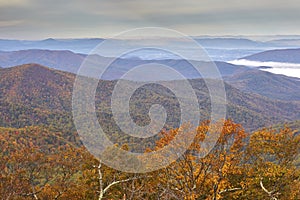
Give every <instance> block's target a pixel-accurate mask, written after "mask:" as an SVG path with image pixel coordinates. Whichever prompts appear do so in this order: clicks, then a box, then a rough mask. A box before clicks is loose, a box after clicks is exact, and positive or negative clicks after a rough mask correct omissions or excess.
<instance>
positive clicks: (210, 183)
mask: <svg viewBox="0 0 300 200" xmlns="http://www.w3.org/2000/svg"><path fill="white" fill-rule="evenodd" d="M181 128H184V127H181ZM179 130H180V128H179V129H173V130H169V131H164V132H162V133H161V137H160V138H159V139H158V140H157V141H156V143H155V144H156V145H155V147H154V148H151V149H147V151H155V150H158V149H160V148H163V147H164V146H165V145H170V142H171V141H172V139H174V137H175V136H176V135H177V134H178V133H179ZM208 130H209V122H203V123H202V124H201V125H200V126H199V127H197V129H196V130H195V131H196V136H195V138H194V140H193V142H192V144H191V145H190V146H189V148H188V149H187V151H186V152H185V153H184V154H183V155H182V156H180V157H179V158H178V159H177V160H176V161H174V162H173V163H172V164H171V165H169V166H168V167H166V168H164V169H160V170H157V171H154V172H150V173H147V174H129V173H123V172H120V171H116V170H114V169H111V168H109V167H107V166H105V165H104V164H103V163H101V162H100V161H99V160H97V159H95V158H94V157H93V156H92V155H91V154H89V153H88V152H87V151H86V149H85V148H84V147H81V146H80V145H76V144H74V143H73V142H70V140H68V139H65V138H64V136H63V134H61V133H59V132H54V131H50V130H49V129H47V128H44V127H25V128H20V129H10V128H1V129H0V132H1V134H0V148H1V152H0V157H1V159H0V169H1V174H0V199H12V200H17V199H25V200H26V199H46V200H47V199H49V200H50V199H61V200H63V199H186V200H196V199H198V200H200V199H203V200H206V199H207V200H209V199H211V200H217V199H228V200H229V199H258V200H260V199H273V200H275V199H284V200H289V199H290V200H292V199H295V200H296V199H300V191H299V188H300V169H299V163H300V162H299V151H300V136H299V135H297V134H295V132H294V131H292V130H291V129H289V128H282V129H280V130H276V131H275V130H273V129H261V130H259V131H256V132H254V133H251V134H248V133H245V131H244V129H243V128H242V127H241V126H240V125H238V124H235V123H233V122H232V121H229V120H227V121H225V122H224V126H223V128H222V129H215V130H214V131H218V133H219V138H218V140H217V143H216V144H215V146H214V148H213V149H212V150H210V151H209V152H206V153H208V154H207V155H206V156H201V155H203V150H204V149H205V148H204V146H203V145H204V144H203V141H204V140H205V138H206V137H207V134H208ZM182 142H184V141H182ZM177 145H178V144H177Z"/></svg>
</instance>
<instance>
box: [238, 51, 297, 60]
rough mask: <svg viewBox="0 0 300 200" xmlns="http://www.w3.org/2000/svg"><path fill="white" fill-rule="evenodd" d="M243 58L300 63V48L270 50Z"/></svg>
mask: <svg viewBox="0 0 300 200" xmlns="http://www.w3.org/2000/svg"><path fill="white" fill-rule="evenodd" d="M241 59H245V60H251V61H260V62H282V63H300V49H277V50H269V51H264V52H261V53H257V54H254V55H250V56H246V57H243V58H241Z"/></svg>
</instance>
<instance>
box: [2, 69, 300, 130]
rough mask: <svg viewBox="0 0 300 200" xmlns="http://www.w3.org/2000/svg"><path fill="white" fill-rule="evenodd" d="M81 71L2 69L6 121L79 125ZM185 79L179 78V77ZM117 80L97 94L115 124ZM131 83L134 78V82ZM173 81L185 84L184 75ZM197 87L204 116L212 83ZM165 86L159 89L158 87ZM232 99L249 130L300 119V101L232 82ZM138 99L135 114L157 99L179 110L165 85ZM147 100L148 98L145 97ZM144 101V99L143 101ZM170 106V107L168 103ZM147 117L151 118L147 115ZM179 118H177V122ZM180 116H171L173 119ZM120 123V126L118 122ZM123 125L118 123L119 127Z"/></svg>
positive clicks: (104, 116)
mask: <svg viewBox="0 0 300 200" xmlns="http://www.w3.org/2000/svg"><path fill="white" fill-rule="evenodd" d="M74 78H75V75H74V74H71V73H68V72H62V71H58V70H54V69H50V68H47V67H44V66H41V65H38V64H27V65H21V66H17V67H12V68H4V69H1V70H0V91H1V96H0V113H1V118H0V126H4V127H17V128H18V127H24V126H27V125H40V124H44V125H49V126H53V127H56V128H58V129H64V130H68V131H71V130H74V126H73V123H72V115H71V95H72V88H73V82H74ZM178 81H179V82H178ZM116 82H117V81H105V80H101V81H100V82H99V85H98V90H97V91H98V93H97V94H96V107H97V109H98V111H97V112H98V117H99V120H100V122H101V120H108V121H106V122H110V123H111V124H114V123H113V121H110V120H112V114H111V110H110V96H111V94H112V90H113V87H114V85H115V84H116ZM128 83H129V84H130V81H128ZM169 84H180V80H177V81H171V82H170V83H169ZM191 84H192V86H193V88H195V90H196V94H197V96H198V100H199V103H200V107H202V108H203V109H202V116H207V113H208V111H209V107H210V103H209V102H210V100H209V95H208V93H207V88H206V87H205V83H204V81H203V80H202V79H194V80H191ZM158 91H159V92H158ZM226 92H227V98H228V107H227V117H228V118H231V119H233V120H234V121H235V122H237V123H241V124H242V125H243V126H245V127H246V128H247V130H255V129H257V128H260V127H264V126H268V125H271V124H274V123H279V122H281V121H291V120H297V119H299V118H300V114H299V112H298V110H299V109H300V104H299V102H296V101H295V102H292V101H279V100H271V99H269V98H266V97H262V96H260V95H257V94H247V93H244V92H241V91H240V90H238V89H235V88H234V87H232V86H231V85H228V84H226ZM136 97H145V98H142V99H139V98H136V99H134V98H133V100H132V104H133V105H136V106H135V107H133V108H134V109H136V110H135V112H134V113H140V114H137V115H136V116H135V117H136V118H139V117H140V115H143V113H147V112H148V111H146V112H145V108H147V106H145V105H150V104H153V103H155V102H156V103H157V100H159V101H158V103H159V102H160V101H162V102H165V104H164V105H166V106H167V108H166V109H167V110H168V109H171V110H170V113H172V109H175V110H176V109H178V108H177V107H178V105H177V103H176V100H175V99H174V97H172V95H171V96H170V94H169V93H168V92H167V91H166V90H164V89H159V88H156V86H155V87H151V88H148V89H145V90H143V91H142V90H141V91H140V93H137V94H136ZM145 99H146V102H145ZM141 101H142V102H141ZM168 106H169V107H168ZM141 119H142V120H144V119H145V120H146V119H147V116H146V117H142V118H141ZM172 120H173V121H172ZM174 121H176V119H171V118H170V124H171V125H173V122H174ZM115 128H116V127H115ZM116 130H117V128H116Z"/></svg>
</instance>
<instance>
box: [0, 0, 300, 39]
mask: <svg viewBox="0 0 300 200" xmlns="http://www.w3.org/2000/svg"><path fill="white" fill-rule="evenodd" d="M147 26H159V27H165V28H171V29H175V30H178V31H181V32H183V33H185V34H188V35H195V36H196V35H197V36H198V35H253V34H255V35H265V34H267V35H269V34H299V35H300V2H299V0H285V1H282V0H157V1H156V0H151V1H150V0H86V1H84V0H0V38H18V39H43V38H49V37H54V38H77V37H109V36H112V35H115V34H117V33H118V32H121V31H125V30H128V29H132V28H138V27H147Z"/></svg>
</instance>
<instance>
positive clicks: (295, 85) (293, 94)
mask: <svg viewBox="0 0 300 200" xmlns="http://www.w3.org/2000/svg"><path fill="white" fill-rule="evenodd" d="M224 80H225V81H226V82H228V83H229V84H231V85H233V86H234V87H236V88H238V89H240V90H242V91H245V92H248V93H249V92H250V93H256V94H259V95H262V96H265V97H268V98H272V99H277V100H294V101H300V92H299V91H300V79H297V78H291V77H287V76H284V75H279V74H272V73H270V72H264V71H260V70H246V71H241V72H239V73H235V74H233V75H230V76H227V77H224Z"/></svg>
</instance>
